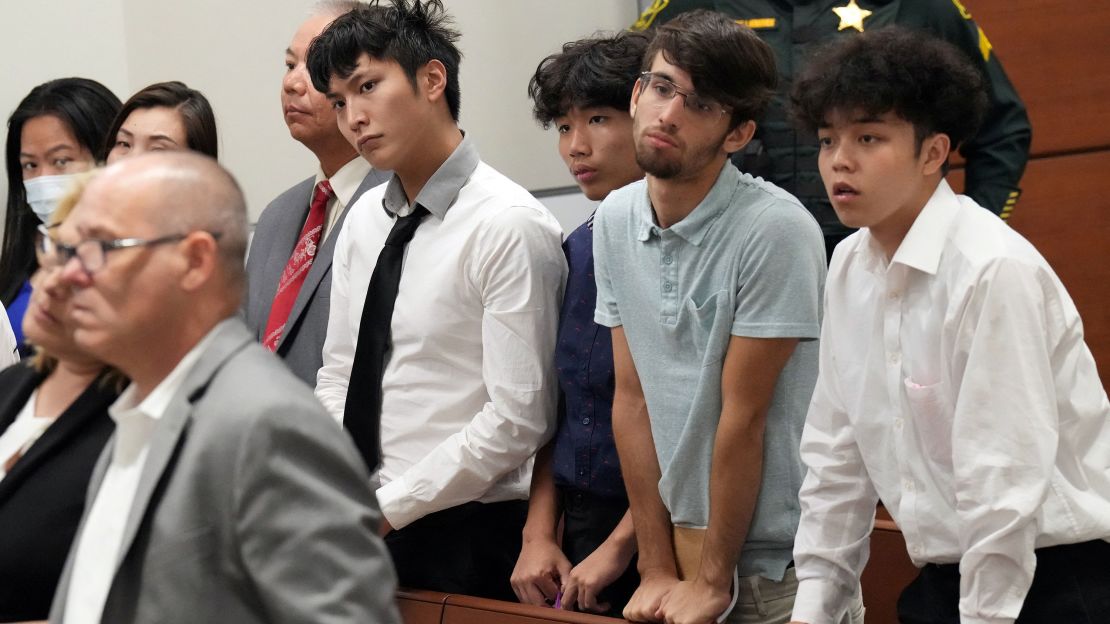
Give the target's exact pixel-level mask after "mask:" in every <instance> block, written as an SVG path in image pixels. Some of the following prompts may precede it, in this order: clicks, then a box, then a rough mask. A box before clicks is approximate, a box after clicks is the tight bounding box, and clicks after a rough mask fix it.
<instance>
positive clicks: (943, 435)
mask: <svg viewBox="0 0 1110 624" xmlns="http://www.w3.org/2000/svg"><path fill="white" fill-rule="evenodd" d="M903 384H904V385H905V388H906V402H907V403H908V404H909V410H910V414H909V420H910V422H911V426H912V427H913V431H914V433H915V434H916V436H917V440H918V443H919V444H920V445H921V450H922V451H923V452H924V453H925V456H926V457H927V458H928V459H930V460H931V461H932V462H933V463H934V464H936V465H938V466H940V467H942V468H943V469H944V470H946V471H947V472H948V473H949V474H950V473H951V472H952V410H951V409H950V408H949V400H948V384H947V383H945V382H943V381H940V382H937V383H934V384H930V385H921V384H919V383H917V382H915V381H914V380H913V379H910V378H909V377H906V378H905V380H904V381H903Z"/></svg>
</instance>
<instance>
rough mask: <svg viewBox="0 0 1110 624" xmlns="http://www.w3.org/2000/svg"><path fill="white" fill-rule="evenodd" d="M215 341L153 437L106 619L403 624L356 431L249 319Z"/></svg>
mask: <svg viewBox="0 0 1110 624" xmlns="http://www.w3.org/2000/svg"><path fill="white" fill-rule="evenodd" d="M215 332H216V335H215V337H214V339H213V341H212V342H211V343H210V345H209V346H208V347H207V349H206V350H205V351H204V352H203V354H202V355H201V358H200V360H199V361H198V362H197V364H196V365H195V366H194V367H193V369H192V370H191V371H190V372H189V373H188V375H187V377H186V380H185V383H184V385H183V386H182V387H181V389H180V390H179V391H178V392H177V394H176V395H175V396H174V398H173V400H172V401H171V403H170V406H169V408H168V409H167V410H166V413H165V415H164V416H163V417H162V419H161V420H159V421H158V424H157V426H156V427H155V431H154V434H153V438H152V439H151V442H150V449H149V451H148V455H147V459H146V464H145V465H144V466H143V472H142V475H141V476H140V478H139V486H138V491H137V492H136V494H135V499H134V503H133V504H132V507H131V510H130V512H129V513H128V516H127V520H126V524H125V529H124V535H123V542H122V545H121V549H120V551H121V556H120V559H119V560H118V562H117V568H116V572H115V576H114V577H113V580H112V584H111V589H110V591H109V593H108V599H107V602H106V604H105V608H104V616H103V618H102V620H101V621H103V622H111V623H113V624H115V623H129V622H159V623H160V624H177V623H181V624H184V623H186V622H189V623H191V622H235V623H236V624H253V623H255V622H258V623H262V622H281V623H289V624H292V623H298V624H300V623H305V624H307V623H309V622H311V623H320V624H339V623H343V624H356V623H357V624H364V623H370V622H387V623H388V622H400V617H399V615H398V612H397V608H396V604H395V601H394V592H395V590H396V584H397V581H396V576H395V574H394V571H393V568H392V564H391V562H390V559H389V554H388V553H387V551H386V549H385V545H384V544H383V542H382V541H381V539H379V538H378V536H377V528H378V524H379V522H380V520H381V514H380V512H379V510H378V505H377V502H376V500H375V498H374V492H373V491H372V490H371V488H370V485H369V479H370V475H369V474H367V472H366V468H365V466H364V464H363V462H362V458H361V457H359V455H358V452H357V451H356V450H355V447H354V445H353V444H352V443H351V441H350V439H349V438H348V437H347V434H346V433H345V432H344V431H343V430H342V429H341V428H340V427H339V426H338V425H337V424H336V423H335V421H334V420H332V419H331V418H330V417H329V416H328V415H327V414H326V413H325V412H324V410H323V408H322V407H320V405H319V404H318V403H317V402H316V400H315V399H314V397H313V396H312V393H311V392H310V391H309V389H308V388H306V387H305V386H304V384H302V383H300V382H298V381H297V380H296V379H295V378H294V377H293V375H291V374H290V373H289V371H288V370H286V368H285V367H284V366H283V365H282V364H281V362H280V361H278V359H277V358H276V357H274V356H273V354H271V353H268V352H267V351H266V350H265V349H264V348H263V347H262V346H261V345H258V344H257V343H255V341H254V340H253V336H252V335H251V333H250V332H249V331H248V330H247V328H246V327H244V326H243V324H242V321H241V320H239V319H238V318H234V319H229V320H227V321H224V322H223V323H221V324H220V325H218V326H217V327H216V329H215ZM112 448H113V443H112V442H109V444H108V447H107V449H106V450H105V452H104V454H103V455H102V456H101V458H100V462H99V463H98V464H97V467H96V469H95V471H94V472H93V477H92V481H91V482H90V484H89V499H88V500H90V501H91V500H94V497H95V496H96V493H97V491H98V490H99V488H100V485H101V482H102V481H103V478H104V473H105V470H106V469H107V466H108V463H109V461H110V457H111V453H112ZM90 507H91V505H90ZM84 522H85V519H82V528H81V529H79V530H78V535H79V536H80V531H81V530H83V528H84ZM78 539H80V538H79V537H78ZM75 543H76V542H75ZM74 550H76V548H74V549H72V550H71V551H70V556H69V560H68V561H67V562H66V567H65V570H64V571H63V573H62V579H61V581H60V583H59V584H58V591H57V593H56V594H55V596H54V604H53V607H52V609H51V613H50V621H51V622H61V621H62V617H63V615H64V613H65V609H66V595H67V593H68V590H69V583H70V577H71V575H72V567H73V555H74V553H73V551H74Z"/></svg>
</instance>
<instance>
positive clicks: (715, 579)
mask: <svg viewBox="0 0 1110 624" xmlns="http://www.w3.org/2000/svg"><path fill="white" fill-rule="evenodd" d="M732 577H733V569H732V568H729V569H727V570H725V569H721V570H718V569H712V568H707V566H704V565H703V566H702V567H701V568H700V569H699V570H698V576H697V578H695V579H694V582H695V583H696V584H698V585H701V586H702V587H706V588H709V589H712V590H714V591H717V592H724V593H729V592H731V591H732Z"/></svg>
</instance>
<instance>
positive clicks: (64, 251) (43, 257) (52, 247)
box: [35, 224, 220, 274]
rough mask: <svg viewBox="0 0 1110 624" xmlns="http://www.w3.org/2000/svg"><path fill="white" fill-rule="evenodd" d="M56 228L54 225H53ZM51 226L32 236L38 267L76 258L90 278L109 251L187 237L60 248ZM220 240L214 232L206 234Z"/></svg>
mask: <svg viewBox="0 0 1110 624" xmlns="http://www.w3.org/2000/svg"><path fill="white" fill-rule="evenodd" d="M55 225H56V224H55ZM53 227H55V226H54V225H51V226H46V225H40V226H39V227H38V231H37V232H36V235H35V257H36V259H37V260H38V263H39V266H40V267H43V268H45V269H53V268H58V267H63V266H65V265H66V263H68V262H69V261H70V260H71V259H73V258H77V261H78V262H80V263H81V268H82V269H83V270H84V271H85V272H86V273H89V274H92V273H95V272H96V271H99V270H100V269H101V268H102V267H103V266H104V261H105V258H106V256H107V255H108V252H109V251H115V250H117V249H128V248H130V247H150V246H153V245H161V244H164V243H174V242H177V241H179V240H183V239H184V238H185V237H186V236H188V235H189V234H188V233H186V234H169V235H166V236H160V237H158V238H117V239H115V240H107V241H106V240H96V239H89V240H83V241H81V242H80V243H77V244H76V245H63V244H62V243H59V242H58V241H57V240H55V238H54V237H53V236H51V235H50V230H51V229H52V228H53ZM209 234H211V235H212V236H213V237H215V238H217V239H218V238H219V237H220V235H219V233H217V232H209Z"/></svg>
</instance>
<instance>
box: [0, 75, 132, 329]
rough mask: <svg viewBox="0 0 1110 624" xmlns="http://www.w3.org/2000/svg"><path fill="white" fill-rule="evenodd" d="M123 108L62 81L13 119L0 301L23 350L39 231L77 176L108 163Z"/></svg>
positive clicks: (95, 91)
mask: <svg viewBox="0 0 1110 624" xmlns="http://www.w3.org/2000/svg"><path fill="white" fill-rule="evenodd" d="M119 109H120V101H119V98H117V97H116V96H115V95H113V94H112V92H111V91H109V90H108V88H107V87H105V86H104V85H102V84H100V83H99V82H96V81H94V80H89V79H87V78H61V79H58V80H51V81H50V82H46V83H43V84H41V85H39V86H37V87H35V88H34V89H31V92H30V93H29V94H27V97H25V98H23V101H21V102H20V103H19V106H17V107H16V109H15V111H14V112H13V113H12V114H11V117H9V118H8V138H7V145H6V150H5V157H6V159H5V164H6V166H7V173H8V206H7V210H6V211H5V214H4V243H3V246H2V248H0V302H3V304H4V307H5V308H6V309H7V313H8V318H9V319H10V320H11V326H12V328H13V329H14V330H15V332H16V338H17V341H18V342H19V343H20V345H21V348H22V343H23V337H22V331H21V328H22V326H23V322H22V320H23V314H24V312H25V311H26V309H27V302H28V301H29V300H30V297H31V286H30V283H29V282H28V280H29V278H30V277H31V274H32V273H34V272H35V268H36V266H37V265H36V263H35V251H34V242H35V229H36V228H37V227H38V226H39V225H41V224H43V223H46V222H48V221H49V220H50V215H51V213H52V212H53V210H54V206H55V205H56V204H57V202H58V199H59V198H60V197H61V196H62V195H63V194H64V193H65V191H66V190H67V187H68V185H69V183H70V182H71V181H72V180H71V176H72V175H73V174H75V173H79V172H81V171H86V170H88V169H91V168H92V167H93V166H94V165H95V164H96V163H98V162H100V161H102V160H103V159H104V156H105V149H104V142H105V137H106V136H107V133H108V129H109V127H110V126H111V124H112V119H113V118H114V117H115V116H116V112H117V111H119Z"/></svg>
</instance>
